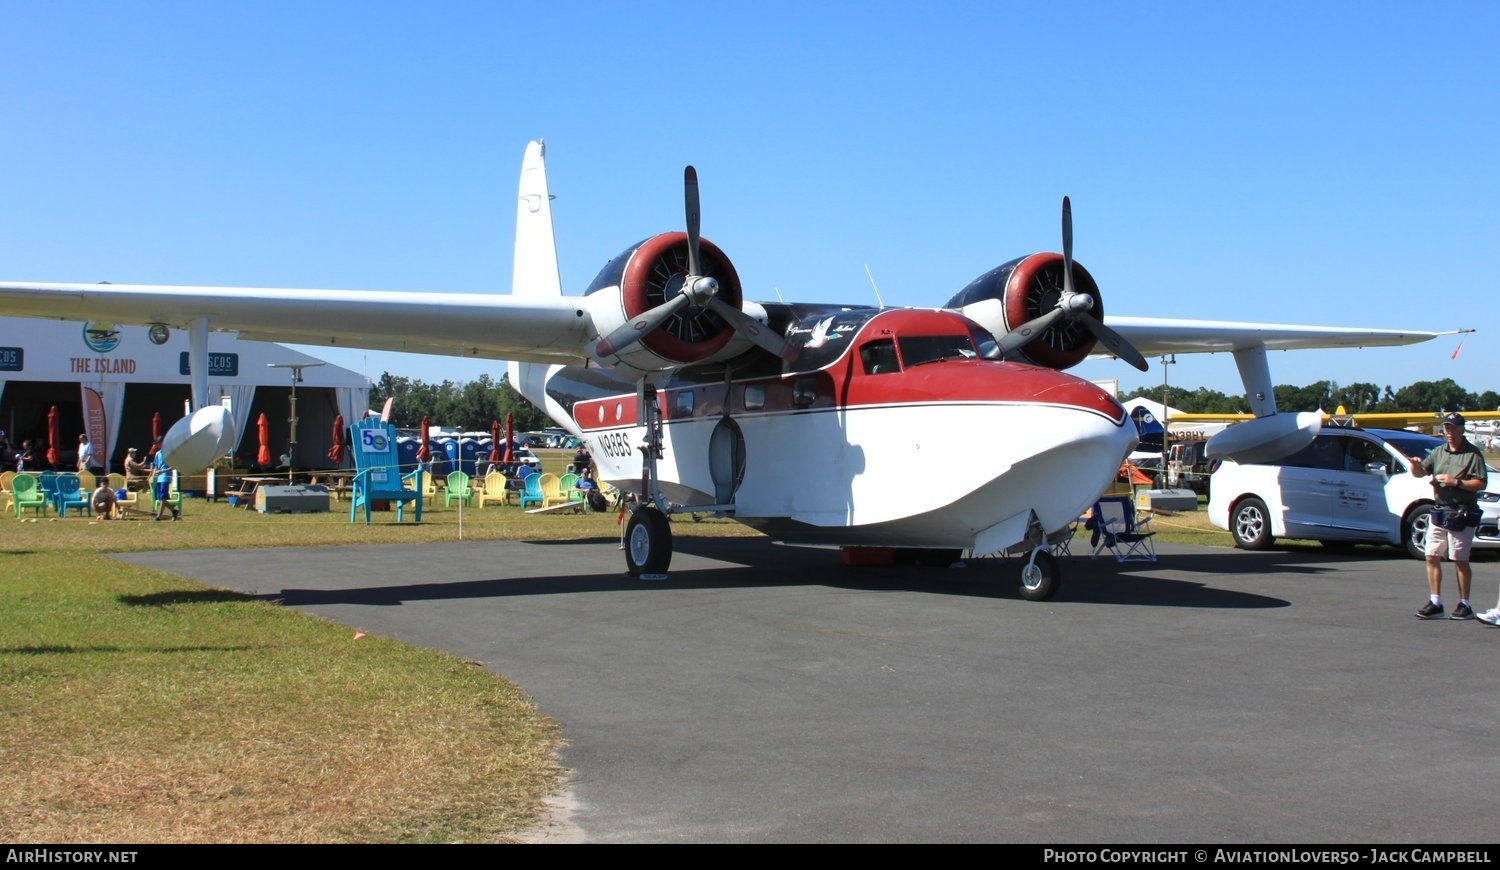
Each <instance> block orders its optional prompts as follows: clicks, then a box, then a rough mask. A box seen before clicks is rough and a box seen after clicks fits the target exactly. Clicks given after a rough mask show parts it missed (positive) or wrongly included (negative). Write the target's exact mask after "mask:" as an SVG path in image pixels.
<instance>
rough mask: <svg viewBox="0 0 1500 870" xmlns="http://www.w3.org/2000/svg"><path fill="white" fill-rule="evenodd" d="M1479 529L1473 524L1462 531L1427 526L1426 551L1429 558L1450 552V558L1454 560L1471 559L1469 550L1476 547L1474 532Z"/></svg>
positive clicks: (1464, 560)
mask: <svg viewBox="0 0 1500 870" xmlns="http://www.w3.org/2000/svg"><path fill="white" fill-rule="evenodd" d="M1476 531H1478V529H1476V528H1474V527H1473V526H1470V527H1468V528H1467V529H1464V530H1463V531H1461V532H1450V531H1448V530H1447V529H1444V528H1439V527H1438V526H1436V525H1429V526H1428V527H1427V546H1426V553H1427V556H1428V557H1429V558H1431V557H1432V556H1441V555H1443V554H1444V553H1447V554H1448V558H1449V559H1451V560H1453V561H1454V562H1467V561H1469V551H1471V550H1473V549H1474V533H1475V532H1476Z"/></svg>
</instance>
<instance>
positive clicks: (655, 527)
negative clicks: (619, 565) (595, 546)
mask: <svg viewBox="0 0 1500 870" xmlns="http://www.w3.org/2000/svg"><path fill="white" fill-rule="evenodd" d="M671 564H672V524H671V523H669V522H667V518H666V516H665V515H664V514H663V513H662V512H661V511H659V510H657V509H656V508H654V507H643V508H637V509H636V510H634V511H633V512H631V514H630V521H629V522H627V523H626V524H625V569H626V570H627V571H628V572H629V573H630V576H632V577H640V576H645V577H647V578H648V579H663V580H664V579H666V576H667V566H669V565H671Z"/></svg>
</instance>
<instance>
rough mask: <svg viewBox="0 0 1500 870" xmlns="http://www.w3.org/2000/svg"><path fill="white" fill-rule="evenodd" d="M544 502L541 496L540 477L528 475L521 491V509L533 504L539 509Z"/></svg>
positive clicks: (538, 475)
mask: <svg viewBox="0 0 1500 870" xmlns="http://www.w3.org/2000/svg"><path fill="white" fill-rule="evenodd" d="M545 502H546V498H545V497H544V496H543V495H542V476H541V475H540V474H528V475H526V480H525V489H522V490H521V507H523V508H524V507H526V506H527V505H529V504H534V505H536V506H537V507H541V506H542V505H543V504H544V503H545Z"/></svg>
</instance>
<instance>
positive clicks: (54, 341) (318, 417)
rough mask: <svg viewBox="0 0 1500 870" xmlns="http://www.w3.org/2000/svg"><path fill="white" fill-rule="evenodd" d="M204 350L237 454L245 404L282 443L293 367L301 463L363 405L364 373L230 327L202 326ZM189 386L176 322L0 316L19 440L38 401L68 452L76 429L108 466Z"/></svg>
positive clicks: (37, 422) (0, 373)
mask: <svg viewBox="0 0 1500 870" xmlns="http://www.w3.org/2000/svg"><path fill="white" fill-rule="evenodd" d="M208 351H209V359H208V364H209V371H208V388H209V389H208V394H209V398H210V401H217V402H219V403H221V404H227V405H228V406H229V408H230V410H231V412H232V413H233V415H234V421H235V424H236V428H237V430H238V433H239V437H240V443H239V444H238V445H236V452H237V453H240V454H243V453H244V452H245V450H246V447H247V445H248V446H249V449H251V450H253V449H254V447H255V446H258V445H256V444H255V439H256V436H255V434H254V429H255V426H254V417H252V416H251V415H252V413H256V414H257V415H258V414H259V413H260V412H264V413H265V414H266V416H267V419H268V421H270V422H271V424H272V441H273V444H275V445H276V446H275V447H273V449H274V450H275V452H276V453H277V454H279V453H281V452H284V451H285V449H286V445H287V442H288V441H289V438H290V434H291V433H290V423H289V418H290V402H289V399H290V397H291V394H292V390H293V383H292V379H293V377H294V374H293V373H294V372H295V371H300V373H301V376H302V379H301V381H299V382H298V383H297V384H296V385H295V389H296V391H297V392H296V397H297V417H298V420H299V422H298V424H297V441H298V444H299V446H298V451H297V452H298V454H299V455H298V457H296V458H297V459H298V460H299V464H300V465H302V466H303V467H319V466H322V465H328V464H330V463H329V462H327V460H326V458H325V457H326V453H327V450H328V448H329V447H330V446H331V445H332V443H333V436H332V423H333V418H334V416H335V415H337V414H342V415H343V417H344V419H345V420H346V421H352V420H356V419H358V418H359V417H360V416H363V414H364V412H365V409H366V408H368V407H369V395H370V385H369V381H368V380H367V379H366V378H365V377H364V376H363V375H361V374H359V373H357V372H351V371H349V370H348V369H343V368H339V367H338V366H335V365H331V364H327V363H324V362H322V361H321V360H319V359H316V358H315V357H311V356H308V355H307V354H305V353H300V352H298V351H294V350H291V349H290V348H287V347H283V346H281V345H279V344H271V343H268V342H259V341H241V340H239V338H238V337H237V336H235V335H233V334H230V333H210V334H209V339H208ZM290 366H298V367H301V368H300V369H294V368H290ZM190 394H191V377H190V370H189V366H188V336H187V333H185V332H182V331H180V330H174V331H172V332H171V333H170V335H168V336H167V337H166V339H165V341H164V342H163V343H162V344H156V343H154V342H153V341H152V340H151V337H150V335H149V330H148V329H147V328H146V327H139V326H117V325H115V324H113V323H100V322H93V323H83V322H78V321H54V320H37V319H33V318H23V317H0V429H4V430H6V431H7V433H8V435H9V436H10V439H11V441H12V442H13V443H15V444H17V445H18V444H19V443H20V441H21V440H22V439H23V438H32V439H33V440H35V439H37V437H38V436H40V437H42V438H45V434H46V433H45V414H46V410H47V409H48V408H50V407H51V406H54V405H55V406H57V407H58V409H59V412H60V416H61V417H62V418H63V424H62V429H63V431H64V433H66V434H65V435H64V436H63V437H62V438H61V439H60V444H59V445H58V448H59V451H60V452H61V451H64V450H66V452H67V456H68V457H69V458H70V459H71V458H72V456H73V455H74V453H75V450H76V442H77V437H78V434H79V433H85V434H88V435H89V439H90V440H91V441H93V442H95V445H94V449H95V453H96V454H97V455H100V456H103V457H107V458H108V459H109V461H110V466H111V468H112V469H115V468H118V466H119V464H120V463H121V462H122V461H123V457H124V454H125V451H124V446H136V447H145V446H147V445H146V443H145V442H146V441H147V440H149V437H150V435H149V430H150V426H151V418H152V417H153V416H154V415H157V414H160V415H161V420H162V430H163V431H165V430H166V429H167V428H168V427H170V426H171V424H172V423H174V422H176V421H177V419H178V418H179V417H181V416H182V415H183V413H184V404H185V402H186V401H187V399H188V396H189V395H190ZM247 435H248V437H247ZM101 442H102V443H101ZM122 444H123V446H122ZM62 464H65V462H64V463H62Z"/></svg>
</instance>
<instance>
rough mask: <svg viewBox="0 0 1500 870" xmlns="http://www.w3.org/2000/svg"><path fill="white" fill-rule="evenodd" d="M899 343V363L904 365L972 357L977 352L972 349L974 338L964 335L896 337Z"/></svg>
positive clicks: (975, 355) (976, 354) (977, 353)
mask: <svg viewBox="0 0 1500 870" xmlns="http://www.w3.org/2000/svg"><path fill="white" fill-rule="evenodd" d="M897 341H898V342H899V343H900V344H901V363H902V365H905V366H908V367H910V366H916V365H921V364H922V363H925V362H934V361H936V360H944V359H974V358H975V357H977V356H979V352H978V351H976V350H974V340H973V339H972V338H970V337H969V336H968V335H967V334H964V335H915V336H909V337H906V338H898V339H897Z"/></svg>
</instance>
